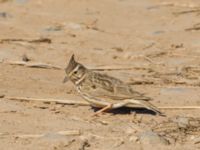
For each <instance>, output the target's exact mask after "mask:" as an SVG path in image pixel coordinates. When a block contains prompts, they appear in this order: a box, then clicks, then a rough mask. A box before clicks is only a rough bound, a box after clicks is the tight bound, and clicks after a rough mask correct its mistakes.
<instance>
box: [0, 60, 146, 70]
mask: <svg viewBox="0 0 200 150" xmlns="http://www.w3.org/2000/svg"><path fill="white" fill-rule="evenodd" d="M0 63H4V64H9V65H18V66H25V67H31V68H43V69H56V70H64V68H62V67H60V66H54V65H51V64H47V63H43V62H25V61H5V60H4V61H0ZM90 69H91V70H94V71H105V70H106V71H111V70H149V69H150V68H148V67H134V66H132V67H126V66H121V67H120V66H117V65H116V66H96V67H90Z"/></svg>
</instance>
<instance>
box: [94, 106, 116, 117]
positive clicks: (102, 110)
mask: <svg viewBox="0 0 200 150" xmlns="http://www.w3.org/2000/svg"><path fill="white" fill-rule="evenodd" d="M111 108H112V104H109V105H107V106H105V107H103V108H102V109H100V110H98V111H97V112H95V113H94V114H93V115H92V116H98V115H99V114H101V113H102V112H104V111H106V110H108V109H111Z"/></svg>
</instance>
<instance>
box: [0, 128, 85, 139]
mask: <svg viewBox="0 0 200 150" xmlns="http://www.w3.org/2000/svg"><path fill="white" fill-rule="evenodd" d="M52 134H58V135H63V136H78V135H81V132H80V130H67V131H58V132H55V133H52ZM10 135H11V136H14V137H16V138H23V139H26V138H42V137H45V136H46V135H48V133H42V134H9V133H5V134H4V133H1V134H0V136H10Z"/></svg>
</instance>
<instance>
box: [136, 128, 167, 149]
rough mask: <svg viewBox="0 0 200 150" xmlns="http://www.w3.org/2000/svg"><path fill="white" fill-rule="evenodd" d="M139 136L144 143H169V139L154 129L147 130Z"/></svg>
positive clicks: (152, 144)
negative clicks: (153, 130)
mask: <svg viewBox="0 0 200 150" xmlns="http://www.w3.org/2000/svg"><path fill="white" fill-rule="evenodd" d="M138 138H139V141H140V143H141V144H142V145H151V146H154V145H169V141H168V140H166V139H165V138H164V137H162V136H160V135H158V134H157V133H155V132H152V131H145V132H143V133H141V134H140V135H139V137H138Z"/></svg>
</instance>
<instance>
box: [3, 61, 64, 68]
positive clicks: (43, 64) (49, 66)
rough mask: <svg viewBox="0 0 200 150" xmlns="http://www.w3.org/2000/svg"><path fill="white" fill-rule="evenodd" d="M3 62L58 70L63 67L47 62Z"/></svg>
mask: <svg viewBox="0 0 200 150" xmlns="http://www.w3.org/2000/svg"><path fill="white" fill-rule="evenodd" d="M3 63H5V64H10V65H19V66H25V67H31V68H43V69H56V70H61V69H62V68H61V67H59V66H53V65H51V64H45V63H40V62H25V61H3Z"/></svg>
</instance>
